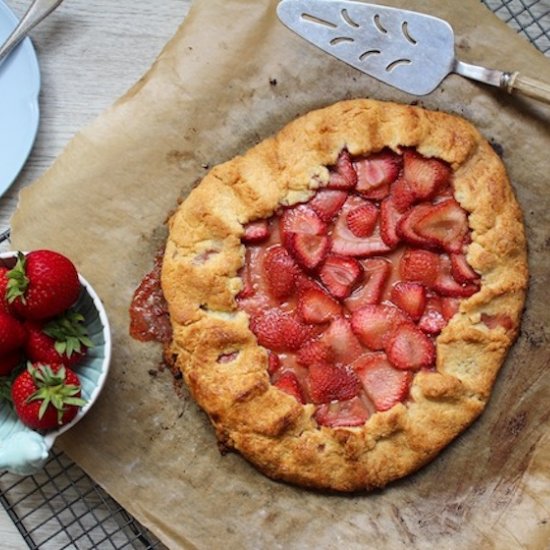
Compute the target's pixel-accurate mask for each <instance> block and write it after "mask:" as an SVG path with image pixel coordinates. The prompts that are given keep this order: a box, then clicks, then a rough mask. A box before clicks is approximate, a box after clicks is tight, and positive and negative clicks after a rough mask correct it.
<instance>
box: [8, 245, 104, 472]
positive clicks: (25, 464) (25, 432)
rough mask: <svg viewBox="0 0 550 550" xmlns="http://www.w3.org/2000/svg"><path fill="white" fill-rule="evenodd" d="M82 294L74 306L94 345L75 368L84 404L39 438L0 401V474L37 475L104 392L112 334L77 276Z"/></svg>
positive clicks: (90, 290)
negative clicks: (63, 436) (58, 443)
mask: <svg viewBox="0 0 550 550" xmlns="http://www.w3.org/2000/svg"><path fill="white" fill-rule="evenodd" d="M16 254H17V253H16V252H4V253H0V265H8V266H9V267H11V265H10V261H11V262H13V263H15V262H14V258H15V256H16ZM79 279H80V284H81V291H80V296H79V298H78V300H77V302H76V304H75V306H74V309H76V310H77V311H78V312H80V313H81V314H82V315H83V316H84V323H85V325H86V327H87V329H88V336H89V337H90V339H91V340H92V342H93V343H94V346H93V347H92V348H89V349H88V352H87V354H86V356H85V357H84V358H83V360H82V361H81V362H79V363H78V364H77V365H75V367H74V371H75V372H76V374H77V375H78V377H79V378H80V382H81V386H82V390H81V391H82V397H83V398H84V399H85V400H86V405H84V406H83V407H82V408H81V409H80V410H79V411H78V414H77V415H76V416H75V418H74V419H73V420H72V421H71V422H69V423H68V424H65V425H64V426H62V427H61V428H59V429H57V430H53V431H50V432H47V433H46V434H44V435H43V434H40V433H38V432H35V431H34V430H31V429H30V428H28V427H27V426H25V425H24V424H23V423H22V422H20V420H19V419H18V417H17V415H16V414H15V412H14V411H13V407H12V405H11V403H9V402H8V401H6V400H2V401H0V472H1V471H5V470H7V471H9V472H12V473H15V474H20V475H30V474H33V473H35V472H37V471H39V470H40V469H41V468H42V467H43V466H44V464H45V463H46V460H47V459H48V454H49V451H50V449H51V447H52V445H53V444H54V441H55V439H56V438H57V437H58V436H60V435H61V434H62V433H64V432H66V431H67V430H70V429H71V428H72V427H73V426H74V425H75V424H76V423H77V422H78V421H79V420H80V419H81V418H82V417H83V416H84V415H85V414H86V413H87V412H88V411H89V410H90V408H91V407H92V405H93V404H94V402H95V400H96V399H97V397H98V395H99V394H100V392H101V389H102V388H103V384H104V383H105V380H106V378H107V372H108V370H109V365H110V362H111V332H110V327H109V320H108V319H107V314H106V313H105V308H104V307H103V304H102V303H101V300H100V299H99V297H98V295H97V294H96V292H95V290H94V289H93V288H92V286H91V285H90V283H88V281H86V279H84V277H82V276H81V275H79Z"/></svg>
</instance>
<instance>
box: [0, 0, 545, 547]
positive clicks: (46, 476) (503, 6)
mask: <svg viewBox="0 0 550 550" xmlns="http://www.w3.org/2000/svg"><path fill="white" fill-rule="evenodd" d="M482 3H483V4H485V5H486V6H487V7H488V8H489V9H490V10H491V11H493V12H494V13H495V14H496V15H497V16H498V17H500V18H501V19H502V20H503V21H505V22H506V23H508V24H509V25H510V26H511V27H512V28H514V29H516V30H517V31H518V33H520V34H521V35H523V36H524V37H525V38H527V40H529V41H530V42H531V43H532V44H533V45H534V46H536V47H537V48H538V49H539V50H540V51H541V52H542V53H543V54H544V55H546V56H548V57H550V0H531V1H529V0H504V1H502V0H482ZM5 233H6V234H4V233H2V234H0V241H1V240H4V239H6V238H8V237H9V232H5ZM0 502H1V503H2V506H3V507H4V509H5V510H6V512H7V513H8V515H9V517H10V518H11V519H12V520H13V522H14V524H15V526H16V527H17V529H18V530H19V532H20V533H21V535H22V537H23V539H24V540H25V542H26V543H27V545H28V546H29V548H32V549H39V550H62V549H71V550H73V549H74V550H89V549H93V548H100V549H101V550H103V549H119V548H128V549H138V550H147V549H150V548H154V549H156V550H164V548H165V546H164V545H163V544H162V543H161V542H160V541H159V540H158V539H157V538H156V537H155V536H154V535H153V534H152V533H150V532H149V531H148V530H147V529H145V528H144V527H143V526H142V525H140V524H139V523H138V522H137V521H136V520H135V519H134V518H132V517H131V516H130V515H129V514H128V513H127V512H126V511H125V510H124V508H122V506H120V505H119V504H118V503H117V502H116V501H115V500H113V499H112V498H111V497H110V496H109V495H108V494H107V493H106V492H105V491H104V490H103V489H101V487H99V486H98V485H97V484H96V483H94V481H93V480H92V479H91V478H90V477H89V476H88V475H86V473H84V472H83V471H82V470H81V469H80V468H79V467H78V466H77V465H76V464H74V463H73V462H72V461H71V460H70V459H69V458H68V457H67V456H66V455H64V454H63V453H61V452H56V451H55V450H54V451H53V452H52V454H51V456H50V459H49V460H48V462H47V463H46V466H45V467H44V469H43V470H42V471H41V472H40V473H38V474H36V475H33V476H26V477H19V476H16V475H13V474H10V473H8V472H4V473H0ZM1 545H2V543H1V542H0V546H1Z"/></svg>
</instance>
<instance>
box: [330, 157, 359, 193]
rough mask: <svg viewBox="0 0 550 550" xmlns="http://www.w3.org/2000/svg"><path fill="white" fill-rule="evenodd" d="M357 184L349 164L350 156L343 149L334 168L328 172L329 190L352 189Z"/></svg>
mask: <svg viewBox="0 0 550 550" xmlns="http://www.w3.org/2000/svg"><path fill="white" fill-rule="evenodd" d="M356 183H357V173H356V172H355V169H354V168H353V164H352V162H351V155H350V154H349V152H348V150H347V149H343V150H342V152H341V153H340V155H338V160H337V161H336V166H335V167H334V168H332V169H331V170H330V175H329V183H328V187H329V188H330V189H352V188H353V187H355V184H356Z"/></svg>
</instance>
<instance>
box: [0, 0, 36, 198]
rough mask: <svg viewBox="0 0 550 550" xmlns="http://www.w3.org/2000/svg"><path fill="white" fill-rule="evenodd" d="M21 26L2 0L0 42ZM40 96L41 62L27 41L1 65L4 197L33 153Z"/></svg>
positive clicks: (0, 144)
mask: <svg viewBox="0 0 550 550" xmlns="http://www.w3.org/2000/svg"><path fill="white" fill-rule="evenodd" d="M17 22H18V19H17V17H16V16H15V15H14V14H13V12H12V11H11V10H10V9H9V8H8V7H7V6H6V5H5V4H4V3H3V2H2V0H0V42H2V43H3V42H4V40H5V39H6V38H7V37H8V36H9V34H10V33H11V32H12V30H13V29H14V27H15V26H16V25H17ZM39 92H40V69H39V67H38V60H37V58H36V53H35V51H34V48H33V46H32V43H31V41H30V39H28V38H26V39H25V40H24V41H23V42H21V43H20V44H19V45H18V46H17V47H16V49H15V50H14V51H12V52H11V54H10V55H8V57H6V58H5V59H4V60H3V61H0V196H2V195H3V194H4V193H5V192H6V190H7V189H8V187H9V186H10V185H11V184H12V183H13V181H14V180H15V178H16V177H17V175H18V174H19V172H20V171H21V168H23V165H24V164H25V162H26V160H27V157H28V156H29V153H30V152H31V149H32V145H33V143H34V140H35V138H36V132H37V130H38V122H39V119H40V111H39V108H38V94H39Z"/></svg>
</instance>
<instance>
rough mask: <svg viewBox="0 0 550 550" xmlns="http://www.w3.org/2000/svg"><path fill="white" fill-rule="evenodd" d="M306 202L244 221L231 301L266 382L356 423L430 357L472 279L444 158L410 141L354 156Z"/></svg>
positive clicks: (428, 365)
mask: <svg viewBox="0 0 550 550" xmlns="http://www.w3.org/2000/svg"><path fill="white" fill-rule="evenodd" d="M329 172H330V179H329V183H328V185H327V186H326V187H323V188H321V189H320V190H318V191H317V192H316V193H315V195H314V196H313V197H312V198H311V199H310V200H309V201H308V202H307V203H302V204H297V205H294V206H292V207H288V208H284V209H282V210H280V211H278V212H277V213H276V215H274V216H273V217H272V218H270V219H266V220H258V221H254V222H252V223H250V224H248V225H247V226H246V227H245V232H244V235H243V237H242V241H243V243H244V244H245V245H246V256H245V264H244V267H243V269H242V271H241V278H242V281H243V288H242V291H241V292H240V293H239V295H238V296H237V300H238V304H239V306H240V307H241V308H242V309H243V310H244V311H246V312H247V313H248V314H249V316H250V328H251V330H252V331H253V332H254V334H255V335H256V337H257V340H258V343H259V344H260V345H262V346H264V347H265V348H266V349H267V350H268V372H269V376H270V379H271V382H272V384H274V385H275V386H276V387H278V388H279V389H281V390H282V391H284V392H286V393H288V394H290V395H292V396H293V397H294V398H295V399H297V400H298V401H299V402H300V403H304V404H305V403H313V404H314V405H315V407H316V411H315V419H316V421H317V422H318V423H319V424H320V425H325V426H332V427H335V426H359V425H362V424H363V423H364V422H365V421H366V420H367V419H368V417H369V416H370V415H372V414H374V413H375V412H376V411H386V410H388V409H390V408H391V407H393V406H394V405H395V404H397V403H399V402H403V401H406V400H407V399H408V396H409V390H410V386H411V382H412V380H413V377H414V375H415V373H417V372H419V371H421V370H423V369H434V368H435V356H436V348H435V338H436V337H437V335H438V334H439V333H440V332H441V330H442V329H443V328H444V327H445V325H446V324H447V322H448V321H449V319H450V318H451V317H452V316H453V315H454V314H455V313H456V312H457V310H458V305H459V300H460V299H461V298H464V297H468V296H471V295H472V294H474V293H475V292H477V291H478V289H479V284H480V282H479V275H478V274H477V273H476V272H475V271H474V270H473V269H472V268H471V266H470V265H469V264H468V262H467V261H466V258H465V252H466V248H467V246H468V243H469V228H468V217H467V213H466V211H465V210H464V209H463V208H462V207H461V206H460V205H459V204H458V202H457V201H456V200H455V199H454V196H453V174H452V170H451V168H450V166H449V165H448V164H446V163H445V162H443V161H441V160H439V159H436V158H426V157H423V156H421V155H420V154H419V153H418V152H416V151H415V150H412V149H405V150H403V152H402V154H397V153H395V152H393V151H390V150H387V149H385V150H382V151H380V152H378V153H375V154H372V155H369V156H367V157H352V156H351V155H350V154H349V153H348V151H347V150H343V151H342V152H341V154H340V155H339V158H338V161H337V164H336V166H333V167H329Z"/></svg>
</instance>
